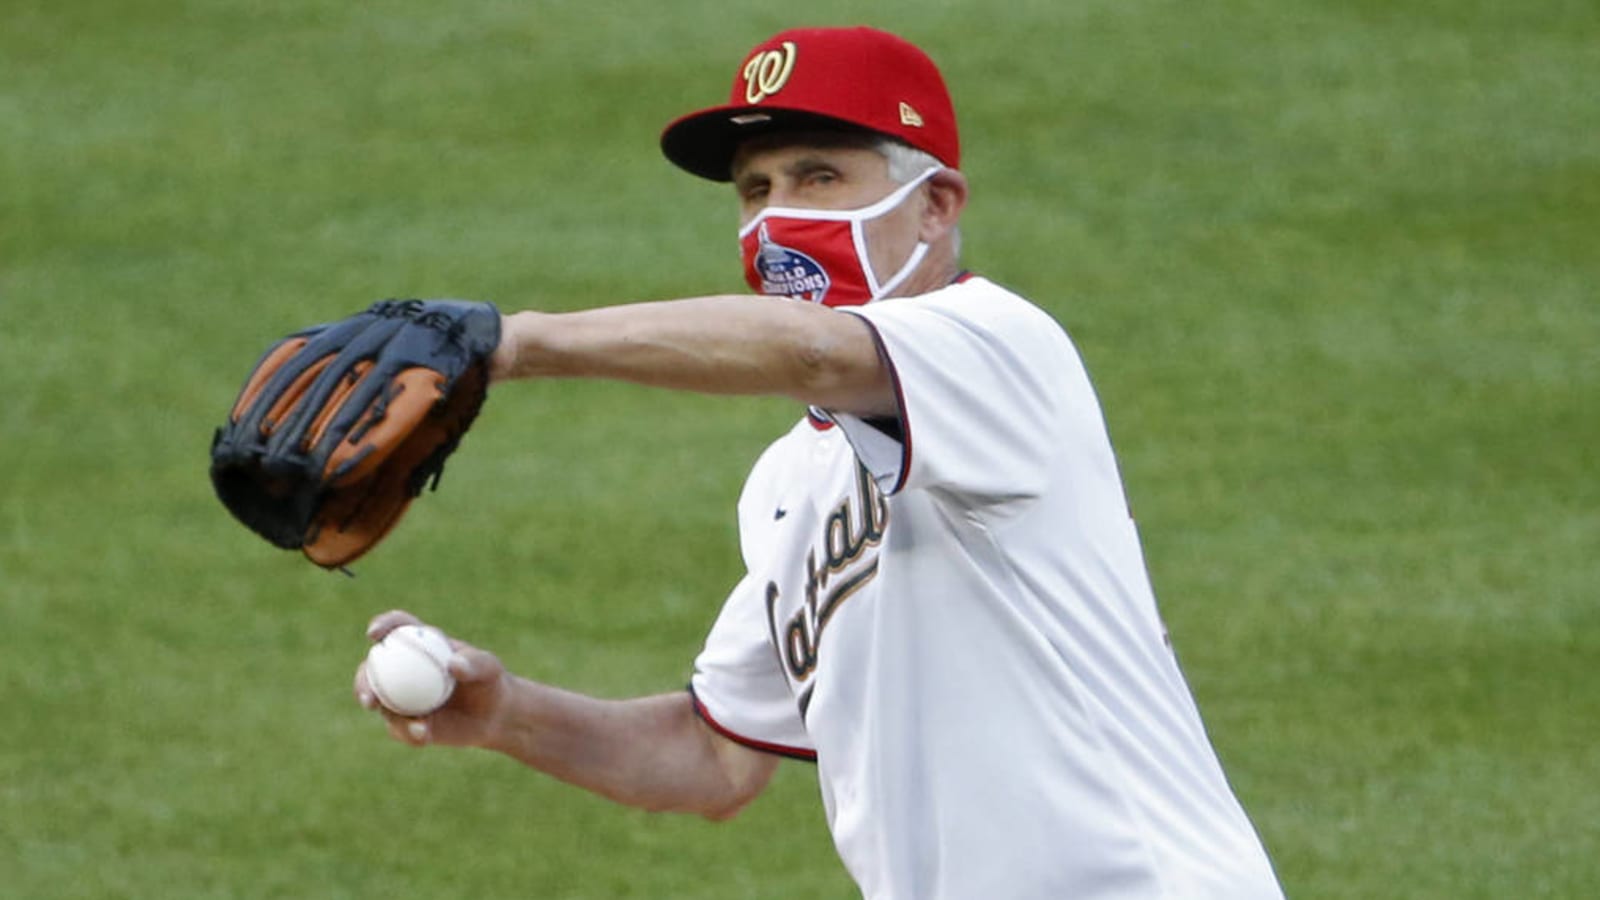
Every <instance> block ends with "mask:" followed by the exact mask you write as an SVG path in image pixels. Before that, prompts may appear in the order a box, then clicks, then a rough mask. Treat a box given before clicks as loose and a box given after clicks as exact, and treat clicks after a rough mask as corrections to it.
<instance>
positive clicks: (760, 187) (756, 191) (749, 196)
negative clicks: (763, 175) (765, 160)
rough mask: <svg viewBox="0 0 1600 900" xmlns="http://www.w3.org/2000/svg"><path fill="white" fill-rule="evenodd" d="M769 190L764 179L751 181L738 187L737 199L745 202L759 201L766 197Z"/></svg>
mask: <svg viewBox="0 0 1600 900" xmlns="http://www.w3.org/2000/svg"><path fill="white" fill-rule="evenodd" d="M769 190H770V188H769V186H768V185H767V183H766V182H764V181H758V182H752V183H750V184H746V185H744V186H743V187H741V188H740V189H739V199H740V200H743V201H744V202H745V203H761V202H763V201H765V200H766V199H767V193H768V192H769Z"/></svg>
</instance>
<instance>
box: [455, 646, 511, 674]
mask: <svg viewBox="0 0 1600 900" xmlns="http://www.w3.org/2000/svg"><path fill="white" fill-rule="evenodd" d="M446 668H447V669H448V670H449V671H450V676H451V677H452V678H454V679H455V680H456V681H464V682H475V681H492V680H494V679H496V678H499V677H500V674H501V673H502V672H503V671H504V670H505V667H504V666H502V665H501V664H500V660H499V658H498V657H496V656H495V655H494V654H493V653H490V652H489V651H487V650H479V649H478V648H476V647H468V646H462V647H458V648H456V652H455V654H454V655H452V656H451V657H450V662H449V663H447V664H446Z"/></svg>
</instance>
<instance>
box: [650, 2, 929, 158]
mask: <svg viewBox="0 0 1600 900" xmlns="http://www.w3.org/2000/svg"><path fill="white" fill-rule="evenodd" d="M840 127H845V128H856V129H866V130H868V131H873V132H877V133H879V134H884V135H888V136H889V137H893V138H897V139H899V140H901V141H904V142H905V143H907V144H910V145H911V146H913V147H916V148H917V149H919V150H924V151H926V152H927V153H929V154H931V155H932V156H933V157H934V158H935V159H937V160H939V161H940V162H942V163H944V164H945V165H947V166H949V167H951V168H956V167H958V166H959V165H960V163H961V141H960V138H959V137H958V135H957V133H956V113H955V109H954V107H953V106H952V105H951V103H950V93H949V91H947V90H946V89H945V86H944V78H943V77H942V76H941V75H940V74H939V69H938V67H937V66H935V65H934V64H933V60H931V59H929V58H928V55H927V54H926V53H923V52H922V51H921V50H919V49H917V47H916V46H915V45H913V44H911V43H910V42H908V41H906V40H904V39H902V38H899V37H896V36H894V35H892V34H889V33H888V32H886V31H879V30H877V29H875V28H795V29H791V30H789V31H784V32H781V33H779V34H776V35H773V36H772V37H771V38H769V39H767V40H766V41H765V42H763V43H761V44H758V45H757V46H756V48H755V49H753V50H751V51H750V53H749V54H748V55H746V56H745V58H744V61H743V62H741V63H740V64H739V67H738V68H737V69H736V70H734V73H733V90H732V92H731V93H730V94H729V97H728V103H727V105H725V106H715V107H712V108H710V109H703V110H700V111H699V112H694V113H690V114H689V115H686V116H684V117H682V118H680V119H678V120H676V121H674V122H673V123H672V124H670V125H668V126H667V127H666V130H665V131H663V132H662V133H661V152H662V153H665V154H666V156H667V159H670V160H672V162H673V163H675V164H676V165H678V166H679V167H680V168H683V169H686V170H687V171H689V172H692V173H694V174H695V175H699V176H700V177H702V178H709V179H711V180H712V181H730V180H732V172H731V169H732V166H733V155H734V151H735V150H737V149H738V147H739V143H740V142H741V141H744V140H746V139H747V138H751V137H754V136H756V135H759V134H767V133H771V132H773V131H795V130H803V129H837V128H840Z"/></svg>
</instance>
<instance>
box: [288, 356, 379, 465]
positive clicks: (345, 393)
mask: <svg viewBox="0 0 1600 900" xmlns="http://www.w3.org/2000/svg"><path fill="white" fill-rule="evenodd" d="M371 370H372V363H371V362H370V361H363V362H359V363H356V365H355V368H353V369H351V370H350V371H349V372H347V373H346V374H345V376H344V377H343V378H341V379H340V381H339V387H338V389H337V390H335V391H334V393H333V396H331V397H329V398H328V403H327V405H326V406H325V407H324V408H323V410H322V412H321V413H319V414H318V415H317V418H316V420H315V421H313V422H312V423H311V428H310V429H309V430H308V431H307V434H306V437H305V439H304V440H302V441H301V449H303V450H308V451H309V450H311V449H312V448H313V447H315V446H316V445H317V443H318V442H319V441H321V440H322V438H323V436H324V435H325V434H326V433H327V430H328V424H329V423H330V422H332V421H333V417H334V415H335V414H336V413H338V412H339V410H341V409H343V408H344V404H345V403H346V402H347V401H349V399H350V397H351V395H352V394H353V393H355V390H356V386H357V385H358V384H360V382H361V379H362V378H365V377H366V375H367V373H368V372H370V371H371Z"/></svg>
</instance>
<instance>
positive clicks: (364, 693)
mask: <svg viewBox="0 0 1600 900" xmlns="http://www.w3.org/2000/svg"><path fill="white" fill-rule="evenodd" d="M351 688H352V691H353V692H354V693H355V695H356V702H357V703H359V704H361V707H362V708H363V709H377V708H378V698H377V696H376V695H375V694H373V693H372V683H371V682H369V681H367V664H366V662H364V661H363V662H362V663H361V665H359V666H356V677H355V683H354V684H353V685H352V686H351Z"/></svg>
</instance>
